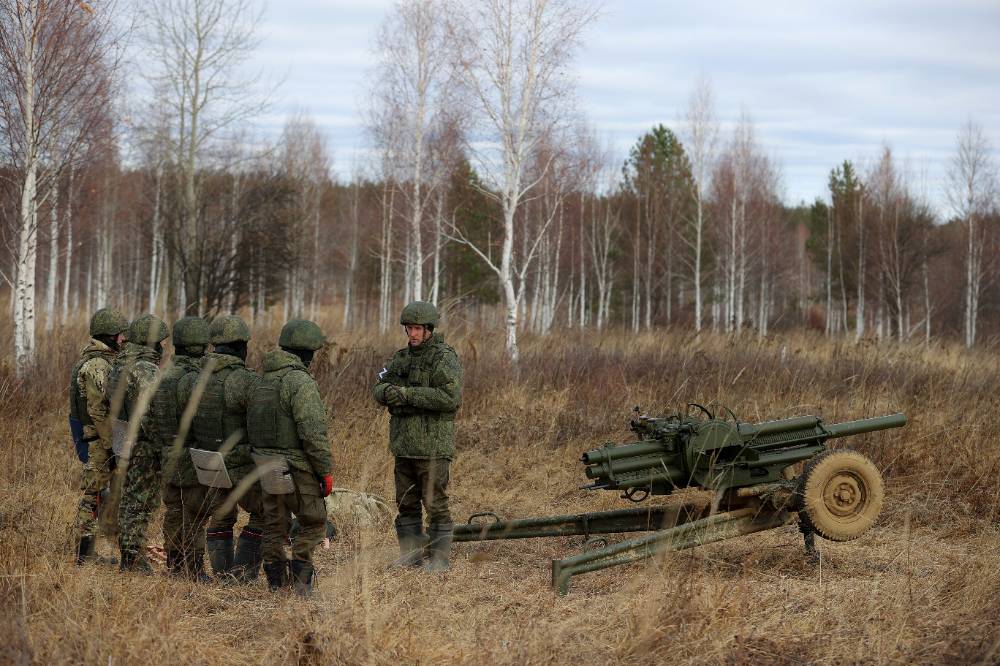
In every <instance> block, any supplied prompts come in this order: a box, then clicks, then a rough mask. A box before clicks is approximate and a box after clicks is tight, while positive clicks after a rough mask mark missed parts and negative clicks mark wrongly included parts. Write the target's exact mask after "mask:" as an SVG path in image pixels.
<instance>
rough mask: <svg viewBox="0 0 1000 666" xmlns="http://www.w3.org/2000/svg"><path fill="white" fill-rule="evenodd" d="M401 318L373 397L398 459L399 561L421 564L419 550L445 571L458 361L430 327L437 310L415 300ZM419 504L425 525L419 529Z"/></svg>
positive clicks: (429, 567)
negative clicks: (402, 342) (402, 333)
mask: <svg viewBox="0 0 1000 666" xmlns="http://www.w3.org/2000/svg"><path fill="white" fill-rule="evenodd" d="M399 323H400V324H402V325H403V326H404V327H405V329H406V336H407V339H408V341H409V344H408V345H407V346H406V348H405V349H400V350H399V351H398V352H396V353H395V354H394V355H393V357H392V358H391V359H390V360H389V363H388V364H387V365H386V366H385V368H383V369H382V371H381V372H380V373H379V375H378V379H377V380H376V382H375V387H374V389H373V391H372V392H373V394H374V397H375V401H376V402H378V403H379V404H380V405H385V406H386V407H388V408H389V414H390V415H391V416H390V418H389V448H390V449H391V450H392V454H393V455H394V456H395V457H396V465H395V483H396V504H397V505H398V507H399V514H398V515H397V516H396V536H397V538H398V539H399V551H400V557H399V559H398V560H396V561H395V562H394V564H395V565H396V566H420V564H421V562H422V560H423V548H424V545H425V544H426V545H427V550H428V553H429V556H430V557H429V562H428V565H427V570H428V571H444V570H447V569H448V558H449V556H450V554H451V540H452V522H451V513H450V512H449V510H448V468H449V466H450V464H451V460H452V458H453V457H454V456H455V413H456V412H457V411H458V408H459V405H460V404H461V402H462V364H461V363H460V362H459V360H458V355H457V354H456V353H455V350H454V349H452V348H451V347H449V346H448V345H446V344H445V342H444V339H443V338H442V337H441V335H440V334H439V333H435V332H434V328H435V327H436V326H437V323H438V313H437V308H435V307H434V305H433V304H431V303H426V302H424V301H414V302H412V303H410V304H409V305H407V306H406V307H405V308H403V312H402V315H401V316H400V319H399ZM421 503H423V509H424V511H426V512H427V515H428V518H429V525H428V528H427V533H426V535H425V534H424V521H423V516H422V514H421Z"/></svg>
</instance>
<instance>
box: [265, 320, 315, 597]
mask: <svg viewBox="0 0 1000 666" xmlns="http://www.w3.org/2000/svg"><path fill="white" fill-rule="evenodd" d="M278 344H279V345H280V346H281V347H282V348H281V349H278V350H274V351H271V352H268V354H267V355H266V356H265V357H264V367H263V369H264V377H263V380H262V381H261V383H260V385H258V386H257V387H256V388H255V389H254V392H253V394H252V396H251V400H250V408H249V411H248V413H247V426H248V428H249V435H250V444H251V445H252V446H253V452H254V454H255V455H258V456H259V455H264V456H274V457H277V458H280V459H283V460H284V461H285V462H286V463H287V465H288V468H289V470H288V472H287V476H289V477H291V479H292V480H293V481H294V489H293V490H292V491H291V492H290V493H287V494H272V492H273V488H269V486H268V485H266V484H262V485H263V490H264V493H263V505H264V518H265V526H264V571H265V573H266V574H267V579H268V584H269V585H270V586H271V588H272V589H276V588H278V587H281V586H282V585H284V584H286V582H287V580H286V569H285V553H284V544H285V540H286V538H287V536H288V529H289V525H290V522H291V514H293V513H294V514H295V516H296V518H298V521H299V525H300V530H299V531H298V532H297V534H296V538H295V541H294V542H293V543H292V558H293V559H292V561H291V562H290V563H289V564H290V567H291V573H292V577H293V579H294V582H295V586H296V589H297V590H298V591H299V592H302V593H308V592H309V590H311V588H312V578H313V564H312V551H313V549H314V548H315V547H316V546H317V545H318V544H319V543H320V542H322V541H323V536H324V533H325V527H326V505H325V504H324V502H323V497H325V496H327V495H329V494H330V488H331V486H332V483H333V481H332V477H331V476H330V474H331V459H330V458H331V457H330V443H329V441H328V440H327V433H326V429H327V414H326V406H325V405H324V404H323V399H322V398H321V397H320V394H319V387H318V386H317V384H316V380H315V379H313V377H312V375H311V374H310V373H309V370H308V367H307V365H306V363H304V362H303V361H302V356H305V357H306V358H311V353H312V351H315V350H317V349H319V348H321V347H322V346H323V344H324V340H323V334H322V332H321V331H320V329H319V327H318V326H316V324H314V323H312V322H308V321H303V320H295V319H293V320H292V321H290V322H288V323H287V324H285V327H284V328H283V329H282V331H281V337H280V338H279V340H278ZM293 352H299V353H293ZM303 352H304V353H303Z"/></svg>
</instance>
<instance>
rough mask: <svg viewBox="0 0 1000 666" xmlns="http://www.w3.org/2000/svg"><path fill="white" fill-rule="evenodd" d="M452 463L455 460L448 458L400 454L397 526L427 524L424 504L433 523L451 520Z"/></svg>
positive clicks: (396, 477) (397, 486)
mask: <svg viewBox="0 0 1000 666" xmlns="http://www.w3.org/2000/svg"><path fill="white" fill-rule="evenodd" d="M450 466H451V461H450V460H448V459H447V458H430V459H425V458H401V457H398V456H397V457H396V466H395V473H394V477H395V482H396V506H397V507H398V509H399V515H397V516H396V525H397V526H399V525H420V526H423V521H424V519H423V514H422V513H421V505H423V510H424V511H426V512H427V518H428V521H427V522H428V523H430V524H431V525H443V524H448V523H451V511H450V510H449V508H448V472H449V467H450Z"/></svg>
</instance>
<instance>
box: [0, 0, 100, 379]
mask: <svg viewBox="0 0 1000 666" xmlns="http://www.w3.org/2000/svg"><path fill="white" fill-rule="evenodd" d="M114 9H115V7H114V4H113V3H112V2H107V3H96V2H95V3H94V5H93V6H91V5H89V4H86V3H77V2H44V1H43V0H19V1H18V2H4V3H0V130H2V135H3V137H4V141H3V144H2V150H3V153H4V155H3V159H4V162H6V163H7V164H9V165H10V167H11V169H12V172H13V174H12V176H13V177H12V180H13V183H14V188H15V190H16V197H17V200H18V210H17V219H18V241H17V251H16V261H15V265H14V276H13V280H12V282H13V285H12V286H13V315H14V316H13V319H14V359H15V369H16V373H17V375H18V376H24V374H25V373H26V372H27V371H28V369H29V368H30V367H31V365H32V364H33V362H34V351H35V316H36V312H35V309H36V308H35V297H36V285H35V272H36V262H37V257H38V222H39V211H40V210H41V209H42V207H43V206H44V205H45V204H46V203H49V204H50V205H54V204H55V200H56V196H55V187H56V183H57V182H58V179H59V178H60V176H61V174H62V173H63V171H64V170H65V169H66V168H67V167H68V166H69V165H70V164H72V163H73V162H74V161H75V160H79V159H80V152H81V151H80V148H81V146H83V145H84V144H85V143H86V141H87V140H88V137H89V136H90V134H91V133H92V132H93V131H94V129H95V127H96V126H97V125H98V124H99V123H100V122H101V121H102V119H103V118H104V117H105V115H106V113H107V108H108V106H109V105H110V100H111V95H112V85H111V80H112V76H113V75H114V72H115V70H116V68H117V64H118V54H117V52H116V47H117V42H118V40H117V38H116V35H115V34H114V32H113V28H112V26H113V22H112V19H113V17H112V14H113V12H114ZM53 219H55V218H53ZM53 279H55V276H50V280H53ZM53 295H54V292H53ZM53 300H54V299H53ZM52 309H54V306H53V307H52ZM50 316H51V314H50Z"/></svg>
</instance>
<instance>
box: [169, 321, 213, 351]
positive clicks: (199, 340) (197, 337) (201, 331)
mask: <svg viewBox="0 0 1000 666" xmlns="http://www.w3.org/2000/svg"><path fill="white" fill-rule="evenodd" d="M172 334H173V335H172V336H171V337H172V338H173V342H174V353H175V354H177V355H178V356H191V357H194V358H197V357H199V356H204V354H205V349H206V348H207V347H208V340H209V333H208V322H206V321H205V320H204V319H202V318H201V317H182V318H180V319H178V320H177V321H175V322H174V327H173V329H172Z"/></svg>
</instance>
